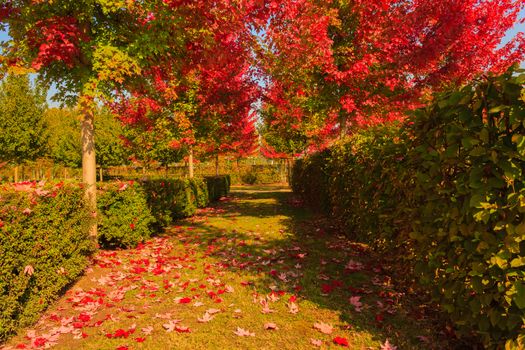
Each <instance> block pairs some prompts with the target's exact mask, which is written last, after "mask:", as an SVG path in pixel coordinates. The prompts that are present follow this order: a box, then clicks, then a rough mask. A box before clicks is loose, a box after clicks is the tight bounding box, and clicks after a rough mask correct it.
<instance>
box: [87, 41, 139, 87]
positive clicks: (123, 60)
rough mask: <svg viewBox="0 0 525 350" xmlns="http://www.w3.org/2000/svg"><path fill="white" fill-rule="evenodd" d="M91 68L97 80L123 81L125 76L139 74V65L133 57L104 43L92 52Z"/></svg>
mask: <svg viewBox="0 0 525 350" xmlns="http://www.w3.org/2000/svg"><path fill="white" fill-rule="evenodd" d="M93 69H94V70H95V71H96V72H97V74H98V79H99V81H111V82H115V83H122V82H124V80H125V78H127V77H131V76H133V75H137V74H140V67H139V65H138V64H137V62H135V60H134V59H132V58H131V57H129V56H128V55H127V54H126V53H125V52H122V51H120V50H119V49H118V48H116V47H113V46H109V45H104V46H100V47H98V48H97V49H96V51H95V53H94V54H93Z"/></svg>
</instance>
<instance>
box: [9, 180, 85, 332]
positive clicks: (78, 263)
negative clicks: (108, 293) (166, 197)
mask: <svg viewBox="0 0 525 350" xmlns="http://www.w3.org/2000/svg"><path fill="white" fill-rule="evenodd" d="M83 198H84V191H83V189H82V188H80V187H79V186H78V185H70V184H68V185H62V184H58V185H54V186H52V185H49V186H40V185H38V184H36V183H22V184H18V185H17V186H16V187H15V186H11V185H6V186H4V187H2V188H0V256H1V257H2V258H1V259H0V341H2V340H5V339H6V338H7V336H9V335H10V334H12V333H14V332H15V331H16V330H17V329H18V328H19V327H24V326H27V325H30V324H32V323H33V322H35V321H36V320H37V319H38V317H39V316H40V313H41V312H42V311H43V310H44V309H45V308H46V307H47V306H48V305H49V304H50V303H51V302H52V301H54V300H55V299H56V298H57V297H58V295H59V294H60V293H61V291H62V290H63V289H64V288H66V287H67V286H68V285H69V284H70V283H72V282H73V281H75V279H76V278H77V277H78V276H79V275H80V274H82V272H83V271H84V269H85V267H86V266H87V265H88V257H89V256H90V254H92V253H93V252H94V249H95V244H94V241H93V240H91V239H90V238H89V237H88V233H87V229H86V228H87V226H86V223H87V222H88V220H89V216H88V213H87V211H86V210H85V208H84V206H83Z"/></svg>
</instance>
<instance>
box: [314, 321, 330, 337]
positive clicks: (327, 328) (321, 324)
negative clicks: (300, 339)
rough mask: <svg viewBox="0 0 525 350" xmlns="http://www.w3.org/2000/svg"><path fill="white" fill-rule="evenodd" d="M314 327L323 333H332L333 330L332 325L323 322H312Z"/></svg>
mask: <svg viewBox="0 0 525 350" xmlns="http://www.w3.org/2000/svg"><path fill="white" fill-rule="evenodd" d="M314 328H315V329H317V330H318V331H319V332H321V333H324V334H332V332H333V331H334V327H332V326H331V325H329V324H327V323H324V322H317V323H314Z"/></svg>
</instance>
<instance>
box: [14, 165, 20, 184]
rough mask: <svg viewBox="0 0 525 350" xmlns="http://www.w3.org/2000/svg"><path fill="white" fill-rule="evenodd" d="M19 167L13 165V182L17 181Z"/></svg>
mask: <svg viewBox="0 0 525 350" xmlns="http://www.w3.org/2000/svg"><path fill="white" fill-rule="evenodd" d="M19 169H20V168H19V166H18V165H16V166H15V173H14V175H13V182H18V170H19Z"/></svg>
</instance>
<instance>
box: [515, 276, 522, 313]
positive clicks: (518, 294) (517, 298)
mask: <svg viewBox="0 0 525 350" xmlns="http://www.w3.org/2000/svg"><path fill="white" fill-rule="evenodd" d="M514 288H515V289H516V294H515V295H514V298H513V300H514V303H515V304H516V306H517V307H519V308H520V309H521V310H523V309H525V285H524V284H523V283H522V282H520V281H516V282H514Z"/></svg>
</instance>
